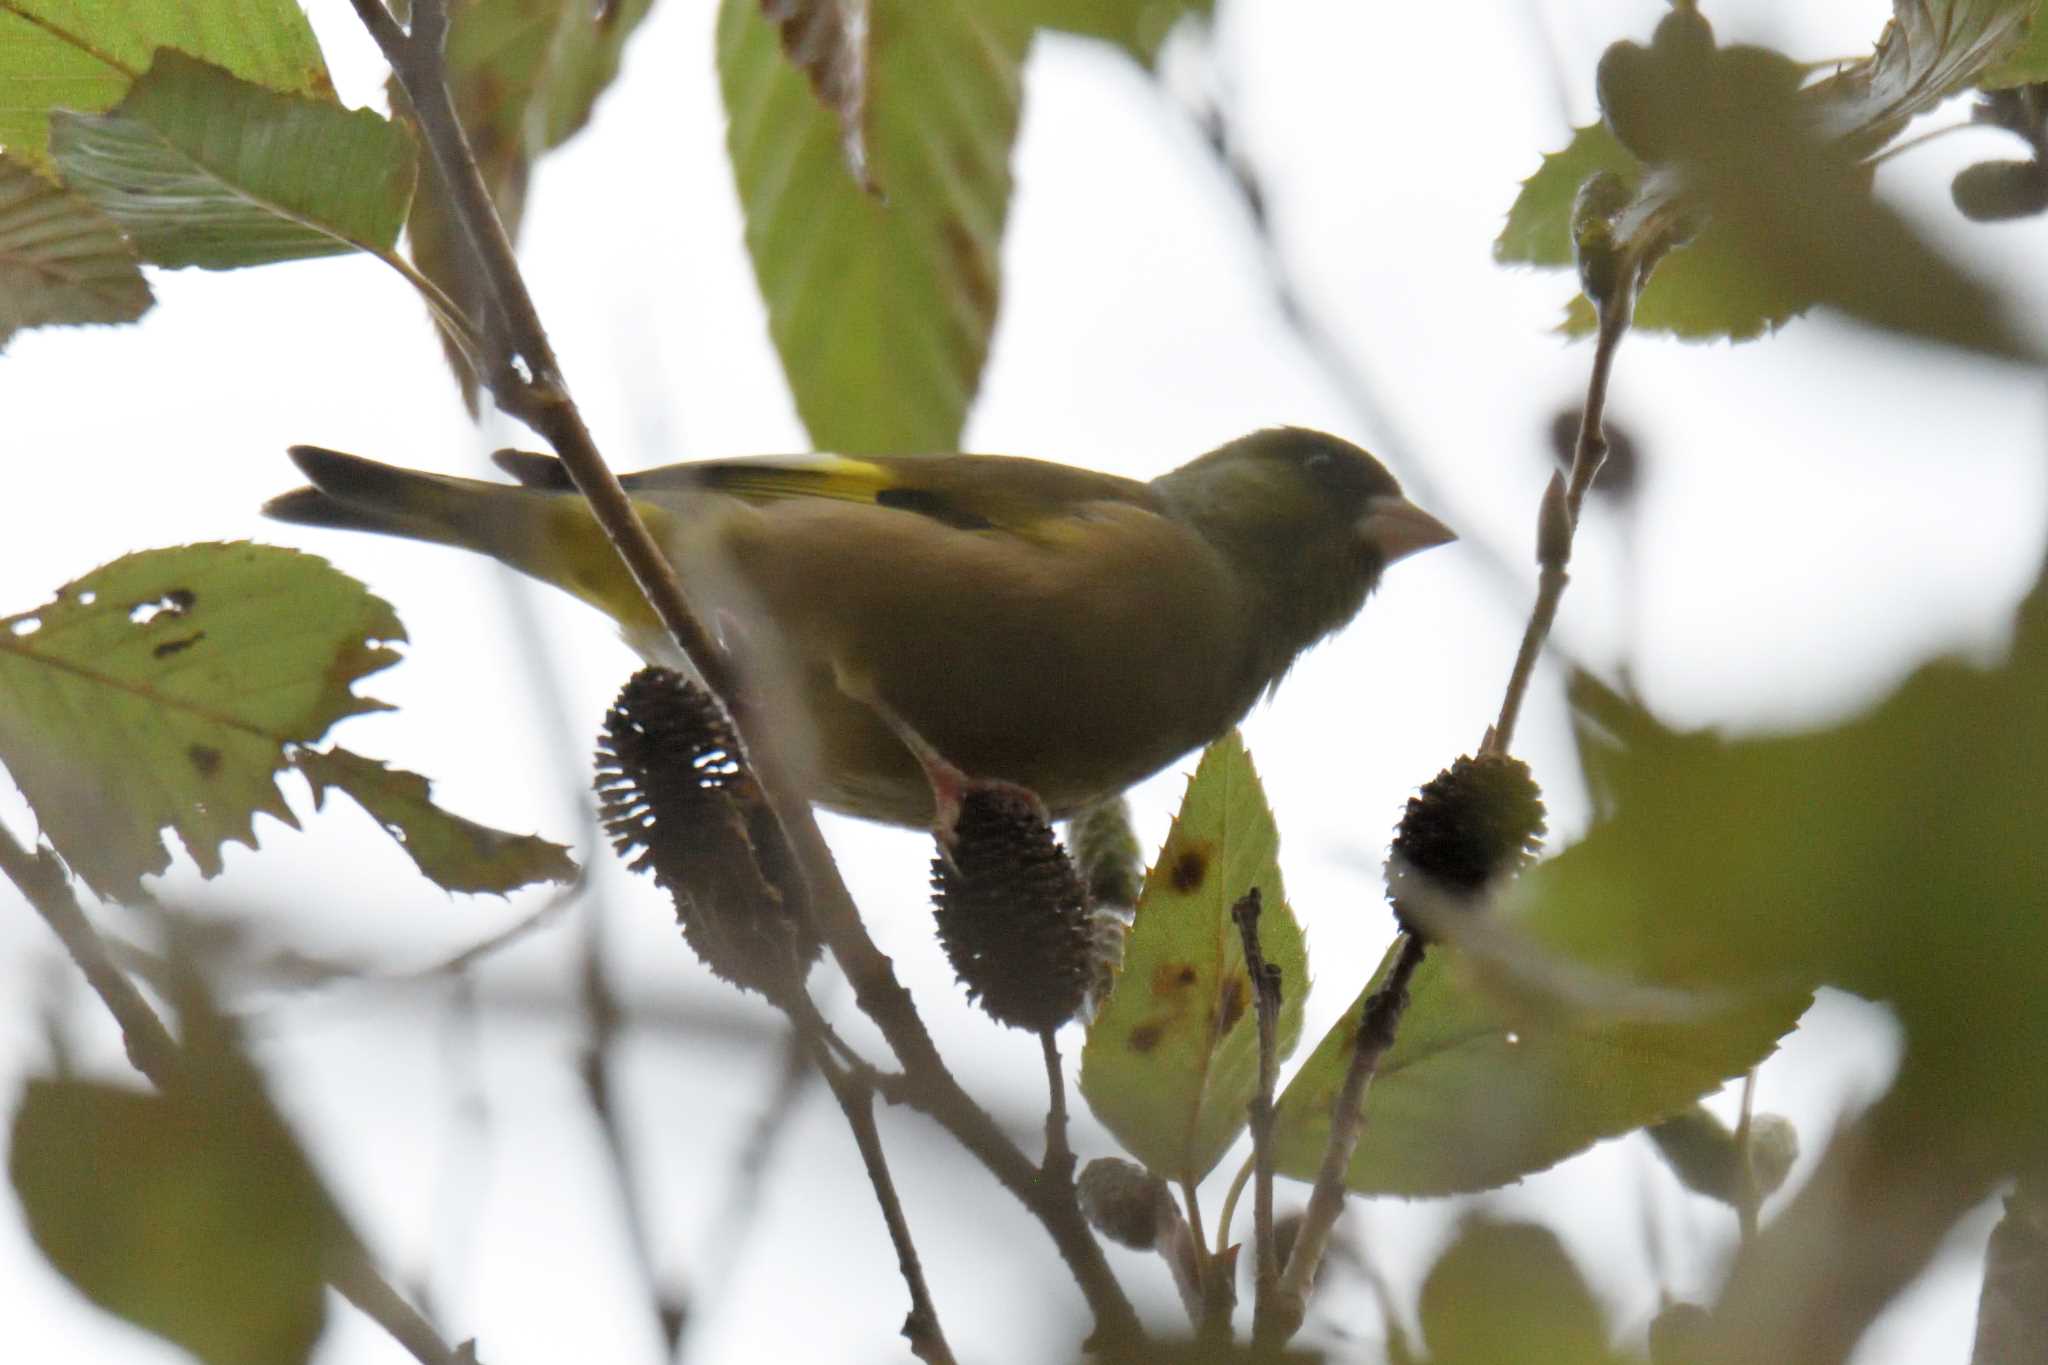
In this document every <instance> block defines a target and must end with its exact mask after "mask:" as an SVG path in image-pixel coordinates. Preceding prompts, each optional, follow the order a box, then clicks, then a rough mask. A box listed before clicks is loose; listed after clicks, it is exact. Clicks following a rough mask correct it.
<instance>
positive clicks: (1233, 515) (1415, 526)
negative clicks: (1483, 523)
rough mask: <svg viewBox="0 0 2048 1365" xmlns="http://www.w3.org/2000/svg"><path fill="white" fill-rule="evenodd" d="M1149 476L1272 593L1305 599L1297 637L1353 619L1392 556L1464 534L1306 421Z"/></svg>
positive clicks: (1285, 599)
mask: <svg viewBox="0 0 2048 1365" xmlns="http://www.w3.org/2000/svg"><path fill="white" fill-rule="evenodd" d="M1153 487H1154V489H1155V490H1157V492H1158V493H1159V495H1160V497H1161V498H1162V499H1163V500H1164V501H1165V502H1166V504H1167V506H1168V508H1169V509H1170V510H1171V512H1172V513H1173V515H1175V516H1178V517H1180V518H1181V519H1183V520H1185V521H1186V522H1188V523H1189V524H1190V525H1192V526H1193V527H1194V528H1195V529H1196V530H1198V531H1200V532H1201V534H1202V536H1203V537H1204V538H1205V539H1206V540H1208V541H1209V542H1210V543H1211V544H1212V545H1214V546H1216V547H1217V548H1218V549H1219V550H1221V551H1222V552H1223V553H1224V554H1225V555H1227V556H1228V557H1229V558H1230V560H1231V561H1232V563H1233V565H1234V566H1235V567H1237V568H1238V569H1239V570H1240V571H1241V572H1243V573H1245V574H1247V575H1249V576H1250V577H1251V578H1252V579H1253V580H1254V581H1256V582H1258V583H1259V584H1260V585H1261V586H1262V587H1263V588H1264V589H1266V590H1267V591H1268V592H1270V593H1272V594H1273V595H1274V599H1275V602H1276V604H1286V605H1287V606H1289V607H1290V608H1298V609H1299V610H1300V612H1301V613H1302V615H1301V618H1300V629H1301V630H1302V631H1304V632H1306V635H1305V638H1303V639H1302V640H1301V642H1300V644H1301V645H1306V644H1308V643H1309V642H1310V641H1312V640H1314V639H1317V638H1319V637H1321V636H1322V635H1323V634H1325V633H1327V632H1329V631H1331V630H1334V629H1336V628H1337V627H1338V626H1340V625H1342V624H1344V622H1346V621H1348V620H1349V619H1350V618H1351V617H1352V615H1353V614H1355V613H1356V612H1357V610H1358V608H1359V606H1360V605H1361V604H1362V603H1363V602H1364V601H1365V596H1366V594H1367V593H1369V592H1371V591H1372V589H1373V587H1374V586H1375V585H1376V584H1378V582H1379V579H1380V575H1381V573H1383V572H1384V571H1385V570H1386V567H1387V566H1388V565H1389V564H1392V563H1393V562H1394V561H1395V560H1397V559H1402V558H1405V557H1406V556H1408V555H1411V554H1415V553H1416V552H1417V551H1420V550H1426V549H1428V548H1429V547H1430V546H1432V545H1442V544H1444V543H1445V542H1446V541H1450V540H1455V539H1457V537H1456V535H1455V534H1453V532H1452V531H1451V529H1450V528H1449V527H1447V526H1445V525H1444V524H1443V523H1442V522H1440V521H1438V520H1437V519H1436V518H1435V517H1432V516H1431V515H1429V513H1427V512H1425V511H1423V510H1422V509H1421V508H1419V507H1417V506H1416V505H1415V504H1414V503H1412V502H1409V501H1408V499H1406V498H1404V497H1403V496H1401V485H1400V484H1399V483H1397V482H1395V480H1394V476H1393V475H1392V474H1389V473H1388V472H1387V471H1386V468H1385V467H1384V466H1383V465H1381V464H1380V462H1379V461H1378V460H1375V459H1374V458H1373V457H1372V456H1370V455H1368V454H1366V453H1365V452H1364V451H1363V450H1360V449H1359V448H1358V447H1357V446H1355V445H1352V444H1351V443H1350V442H1349V441H1344V440H1339V439H1338V438H1337V437H1335V436H1329V435H1325V434H1324V433H1322V432H1320V431H1309V430H1307V429H1306V428H1303V427H1269V428H1267V429H1266V430H1264V431H1256V432H1253V433H1252V434H1251V435H1249V436H1243V437H1240V438H1238V439H1237V440H1235V441H1232V442H1230V443H1229V444H1228V445H1224V446H1220V447H1218V448H1217V449H1215V450H1212V451H1210V452H1209V453H1208V454H1207V455H1204V456H1201V457H1200V458H1199V459H1196V460H1193V461H1190V462H1189V463H1187V464H1185V465H1182V466H1181V467H1180V468H1179V469H1176V470H1174V471H1173V472H1172V473H1170V474H1167V475H1164V476H1162V477H1160V478H1159V479H1157V480H1155V481H1154V482H1153ZM1297 647H1300V646H1297Z"/></svg>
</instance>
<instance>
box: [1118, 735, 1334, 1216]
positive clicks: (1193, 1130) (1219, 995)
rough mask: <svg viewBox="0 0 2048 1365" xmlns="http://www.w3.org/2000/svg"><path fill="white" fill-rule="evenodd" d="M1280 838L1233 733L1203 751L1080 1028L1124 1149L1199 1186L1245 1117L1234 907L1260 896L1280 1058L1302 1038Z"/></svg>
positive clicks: (1247, 1007)
mask: <svg viewBox="0 0 2048 1365" xmlns="http://www.w3.org/2000/svg"><path fill="white" fill-rule="evenodd" d="M1279 849H1280V835H1279V831H1278V830H1277V829H1275V828H1274V825H1273V813H1272V811H1271V810H1270V809H1268V807H1267V805H1266V797H1265V792H1264V790H1263V789H1262V788H1261V787H1260V786H1259V778H1258V773H1257V772H1256V771H1254V770H1253V768H1252V762H1251V756H1250V755H1249V754H1247V753H1246V752H1245V749H1244V741H1243V740H1242V739H1240V738H1239V737H1238V734H1237V732H1236V731H1234V730H1233V731H1232V732H1231V733H1229V734H1228V735H1225V736H1224V737H1223V738H1222V739H1219V740H1217V741H1216V742H1215V743H1214V744H1211V745H1210V746H1209V748H1208V749H1207V750H1206V751H1205V752H1204V753H1203V755H1202V761H1201V764H1200V765H1199V766H1198V767H1197V768H1196V770H1195V776H1194V778H1193V780H1192V781H1190V782H1189V784H1188V790H1187V795H1186V796H1185V797H1184V798H1183V799H1182V801H1181V808H1180V814H1179V815H1178V816H1176V817H1175V819H1174V822H1173V828H1172V830H1171V831H1170V832H1169V833H1168V834H1167V836H1166V844H1165V846H1164V847H1163V848H1162V849H1160V852H1159V859H1158V861H1157V862H1156V863H1154V864H1153V866H1152V870H1151V871H1150V872H1149V873H1148V874H1146V877H1145V886H1144V890H1143V891H1142V892H1141V893H1140V894H1139V897H1138V908H1137V914H1136V917H1135V918H1134V919H1133V921H1132V924H1131V931H1130V937H1129V939H1128V941H1127V942H1126V944H1125V949H1124V961H1123V967H1122V969H1121V971H1120V973H1119V975H1118V977H1117V980H1116V984H1115V986H1114V987H1113V988H1112V989H1111V991H1110V993H1109V998H1108V1000H1106V1001H1105V1002H1104V1003H1103V1005H1102V1008H1101V1010H1100V1011H1099V1012H1098V1013H1097V1015H1096V1017H1095V1019H1094V1021H1093V1022H1092V1023H1091V1024H1090V1025H1089V1028H1088V1041H1087V1044H1086V1046H1085V1047H1084V1048H1083V1050H1082V1053H1081V1093H1082V1094H1083V1095H1084V1096H1086V1097H1087V1099H1088V1105H1089V1107H1090V1108H1091V1109H1093V1110H1094V1111H1095V1116H1096V1117H1097V1118H1099V1119H1101V1120H1102V1122H1103V1123H1104V1124H1105V1125H1106V1126H1107V1127H1108V1128H1109V1130H1110V1131H1111V1132H1112V1133H1115V1134H1116V1136H1117V1140H1118V1141H1120V1142H1121V1143H1123V1145H1124V1148H1125V1150H1127V1151H1129V1152H1130V1153H1131V1154H1132V1155H1133V1156H1135V1157H1137V1158H1138V1159H1139V1160H1140V1161H1142V1162H1144V1163H1145V1164H1146V1165H1147V1166H1148V1167H1150V1168H1151V1169H1152V1170H1153V1171H1155V1172H1157V1173H1158V1174H1160V1175H1162V1176H1166V1177H1167V1178H1169V1179H1174V1180H1188V1181H1195V1180H1200V1179H1201V1178H1202V1176H1203V1175H1205V1174H1207V1172H1208V1170H1209V1168H1210V1167H1212V1166H1214V1165H1215V1164H1216V1161H1217V1159H1218V1158H1220V1157H1221V1156H1222V1155H1223V1152H1224V1150H1225V1149H1226V1148H1228V1147H1229V1146H1230V1144H1231V1142H1233V1141H1234V1140H1235V1139H1236V1137H1237V1134H1238V1133H1239V1131H1240V1130H1242V1129H1243V1127H1244V1125H1245V1121H1246V1106H1247V1105H1248V1104H1249V1103H1250V1101H1251V1097H1252V1092H1253V1090H1254V1089H1255V1088H1256V1086H1257V1083H1258V1024H1257V1019H1256V1017H1255V1016H1256V1011H1255V1010H1254V1009H1253V1000H1252V987H1251V981H1250V978H1249V977H1248V976H1247V974H1246V972H1245V964H1244V946H1243V943H1242V940H1241V938H1240V935H1239V931H1238V927H1237V924H1236V923H1235V921H1233V920H1232V919H1231V915H1230V911H1231V907H1232V906H1234V905H1235V904H1236V903H1237V901H1238V899H1239V898H1240V897H1242V896H1243V895H1244V894H1245V892H1247V891H1249V890H1251V889H1252V888H1253V887H1257V888H1258V890H1259V892H1260V895H1261V897H1262V899H1263V902H1264V908H1263V911H1262V913H1261V914H1260V916H1259V946H1260V950H1261V951H1262V953H1263V954H1264V955H1265V958H1266V960H1267V961H1268V962H1270V963H1273V964H1275V965H1277V966H1278V967H1279V968H1280V973H1281V1010H1280V1029H1279V1044H1280V1055H1281V1056H1282V1057H1285V1056H1288V1055H1289V1054H1291V1053H1292V1052H1293V1051H1294V1047H1295V1044H1296V1043H1297V1042H1299V1041H1300V1038H1301V1014H1302V1005H1303V1002H1304V1000H1305V999H1306V998H1307V995H1308V984H1309V977H1308V948H1307V945H1306V943H1305V942H1304V941H1303V939H1302V934H1301V926H1300V925H1299V924H1297V923H1296V922H1295V919H1294V912H1293V911H1292V910H1290V909H1289V908H1288V906H1287V902H1286V893H1285V891H1284V889H1283V887H1282V885H1281V881H1280V866H1279V861H1278V857H1279Z"/></svg>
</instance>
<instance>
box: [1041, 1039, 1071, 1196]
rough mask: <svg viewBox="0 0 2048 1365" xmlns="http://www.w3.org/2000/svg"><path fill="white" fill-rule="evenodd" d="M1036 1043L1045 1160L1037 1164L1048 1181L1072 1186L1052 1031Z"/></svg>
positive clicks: (1062, 1078)
mask: <svg viewBox="0 0 2048 1365" xmlns="http://www.w3.org/2000/svg"><path fill="white" fill-rule="evenodd" d="M1038 1041H1039V1043H1040V1045H1041V1046H1042V1048H1043V1050H1044V1052H1045V1088H1046V1104H1045V1160H1044V1162H1043V1163H1041V1164H1042V1165H1043V1167H1044V1169H1045V1175H1046V1178H1047V1179H1048V1180H1052V1181H1056V1182H1060V1183H1063V1184H1068V1185H1071V1184H1073V1183H1074V1149H1073V1148H1072V1147H1070V1146H1068V1145H1067V1076H1066V1072H1065V1071H1064V1070H1062V1069H1061V1067H1060V1043H1059V1038H1058V1036H1057V1035H1056V1034H1055V1033H1054V1031H1053V1030H1052V1029H1044V1030H1042V1031H1041V1032H1040V1033H1039V1035H1038Z"/></svg>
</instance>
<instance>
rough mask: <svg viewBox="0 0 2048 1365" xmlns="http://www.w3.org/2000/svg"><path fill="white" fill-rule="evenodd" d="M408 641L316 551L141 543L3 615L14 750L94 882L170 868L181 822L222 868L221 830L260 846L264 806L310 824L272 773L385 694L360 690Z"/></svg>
mask: <svg viewBox="0 0 2048 1365" xmlns="http://www.w3.org/2000/svg"><path fill="white" fill-rule="evenodd" d="M404 638H405V628H404V627H403V626H401V625H399V623H398V617H397V616H396V615H395V614H394V613H393V612H392V610H391V608H390V606H389V605H387V604H386V603H384V602H383V601H381V600H379V599H378V598H376V597H373V596H371V595H370V594H369V593H368V592H366V591H365V590H364V589H363V586H362V585H361V584H360V583H357V582H356V581H355V580H354V579H352V578H349V577H348V576H347V575H345V574H343V573H341V572H340V571H339V570H337V569H335V568H333V567H332V566H330V565H329V564H328V563H327V562H326V561H325V560H322V559H317V558H315V557H314V556H312V555H308V554H301V553H299V552H297V551H295V550H281V549H276V548H274V547H271V546H266V545H251V544H248V543H246V542H242V543H236V544H226V545H222V544H213V545H186V546H182V547H180V548H177V549H170V550H145V551H142V552H140V553H138V554H132V555H128V556H126V557H124V558H122V559H117V560H115V561H114V562H113V563H111V564H108V565H105V566H103V567H101V568H99V569H96V570H94V571H93V572H92V573H90V574H88V575H86V576H85V577H84V578H81V579H79V580H78V581H77V582H75V583H71V584H68V585H66V586H65V587H63V588H60V589H58V591H57V596H56V598H55V600H53V601H51V602H50V603H49V604H47V605H46V606H43V607H39V608H37V609H36V610H34V611H30V612H24V613H22V614H21V615H18V616H12V617H7V618H5V619H0V764H4V765H5V766H6V768H7V771H8V772H9V773H10V774H11V775H12V776H13V778H14V781H15V783H16V785H18V786H19V787H20V788H21V791H22V794H23V795H24V796H26V797H27V798H28V802H29V804H30V805H31V806H32V807H34V809H35V813H36V819H37V820H38V822H40V824H41V826H42V830H43V833H44V835H45V836H46V837H47V838H48V839H49V840H50V842H51V843H52V844H53V845H55V847H56V849H57V851H58V852H59V853H61V854H62V855H63V856H64V858H65V860H66V861H67V862H69V863H70V864H71V866H72V868H73V870H75V871H76V872H77V873H78V874H79V875H80V876H81V877H83V878H84V879H85V881H86V882H87V884H88V885H90V886H92V887H93V888H94V889H95V890H96V891H100V892H102V893H105V894H109V895H121V894H123V893H129V892H133V891H134V890H135V889H136V886H137V883H138V881H139V879H140V878H141V877H143V876H144V875H145V874H148V873H154V872H161V871H163V870H164V869H165V868H166V867H168V866H169V865H170V850H169V849H168V848H166V847H165V844H164V840H163V837H162V834H163V831H164V830H166V829H170V830H175V831H176V832H177V835H178V837H179V839H180V840H181V841H182V842H183V843H184V846H185V848H186V849H187V850H188V851H189V852H190V853H191V855H192V860H193V861H194V862H196V863H197V864H198V865H199V870H200V871H201V872H202V873H204V874H205V875H207V876H212V875H214V874H215V873H217V872H219V871H220V867H221V859H220V850H221V846H222V845H223V844H224V843H226V842H228V841H230V840H233V841H235V842H238V843H244V844H249V845H251V846H253V845H254V843H255V838H256V836H255V825H254V817H255V816H256V814H257V813H259V812H261V813H263V814H267V815H272V816H275V817H276V818H277V819H279V820H282V821H284V822H285V823H286V824H296V821H295V820H294V819H293V817H292V813H291V811H290V809H289V808H288V807H287V806H286V805H285V803H284V798H283V796H282V795H280V794H279V792H278V790H277V785H276V782H275V780H274V778H273V774H275V772H276V771H277V770H278V769H279V768H281V767H283V766H284V764H285V762H286V754H287V750H288V748H289V747H291V746H295V745H301V744H308V743H311V742H313V741H314V740H317V739H319V738H320V737H321V736H322V735H323V734H325V733H326V732H327V729H328V727H330V726H331V725H333V724H334V723H335V722H336V721H338V720H342V719H344V718H346V717H348V716H352V715H357V714H360V713H362V712H365V711H375V710H381V709H383V704H382V703H381V702H375V701H371V700H369V699H368V698H365V697H359V696H357V695H355V693H354V691H353V688H354V685H355V683H356V682H357V681H358V680H359V679H361V678H363V677H366V676H368V675H369V674H371V673H375V672H377V671H378V670H379V669H383V668H388V667H390V666H391V665H392V664H394V663H396V662H397V661H398V654H397V653H396V652H395V651H394V650H392V649H391V648H390V647H389V646H390V643H391V642H395V641H400V640H403V639H404ZM167 646H174V647H171V648H167Z"/></svg>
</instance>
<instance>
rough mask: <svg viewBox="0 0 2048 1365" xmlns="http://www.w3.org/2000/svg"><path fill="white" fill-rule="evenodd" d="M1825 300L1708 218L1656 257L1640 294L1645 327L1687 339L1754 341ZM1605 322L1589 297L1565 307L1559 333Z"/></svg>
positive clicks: (1637, 323) (1582, 331)
mask: <svg viewBox="0 0 2048 1365" xmlns="http://www.w3.org/2000/svg"><path fill="white" fill-rule="evenodd" d="M1818 301H1819V300H1818V299H1817V298H1816V296H1815V294H1814V291H1813V290H1812V289H1811V288H1808V287H1805V285H1804V284H1803V282H1802V280H1801V278H1800V277H1799V276H1798V275H1797V274H1795V273H1793V272H1790V271H1787V270H1785V269H1783V268H1782V267H1781V266H1780V265H1779V264H1778V263H1777V262H1774V261H1772V260H1770V259H1764V260H1762V261H1758V260H1756V259H1754V258H1752V257H1751V256H1750V255H1749V253H1748V252H1747V251H1746V250H1745V248H1744V247H1743V245H1742V243H1741V241H1740V239H1739V238H1737V237H1736V236H1735V235H1734V234H1732V233H1730V232H1728V231H1727V230H1726V229H1725V228H1723V227H1722V226H1721V225H1719V224H1716V223H1709V224H1707V226H1706V227H1705V228H1703V229H1702V230H1701V231H1700V235H1699V236H1698V237H1697V238H1695V239H1694V240H1693V241H1690V242H1687V243H1686V244H1685V245H1683V246H1677V247H1673V248H1672V249H1671V251H1670V252H1669V253H1668V254H1667V255H1666V256H1665V257H1664V258H1663V259H1662V260H1660V261H1658V262H1657V269H1656V270H1655V271H1654V272H1653V273H1652V274H1651V276H1650V282H1649V283H1648V284H1646V285H1644V286H1643V291H1642V293H1641V294H1639V295H1637V297H1636V311H1635V320H1634V322H1633V323H1632V324H1631V325H1632V326H1633V327H1635V328H1636V329H1637V330H1638V331H1644V332H1668V333H1670V334H1671V335H1672V336H1675V337H1677V338H1678V339H1679V340H1680V341H1753V340H1755V339H1756V338H1757V337H1760V336H1765V335H1767V334H1769V333H1771V332H1775V331H1777V330H1778V329H1779V328H1780V327H1783V326H1784V325H1785V324H1786V323H1788V322H1790V321H1791V320H1792V319H1793V318H1795V317H1798V316H1799V315H1800V314H1802V313H1804V312H1806V310H1807V309H1809V308H1811V307H1813V305H1814V304H1815V303H1817V302H1818ZM1598 326H1599V320H1598V319H1597V318H1596V317H1595V316H1594V314H1593V306H1592V304H1590V303H1588V302H1587V301H1586V296H1585V295H1584V294H1576V295H1574V296H1573V297H1572V301H1571V302H1570V303H1569V304H1567V305H1565V316H1564V321H1563V322H1562V323H1560V324H1559V328H1558V330H1560V331H1562V332H1563V333H1564V334H1565V335H1566V336H1572V337H1585V336H1591V335H1593V333H1594V331H1595V330H1596V329H1597V328H1598Z"/></svg>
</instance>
